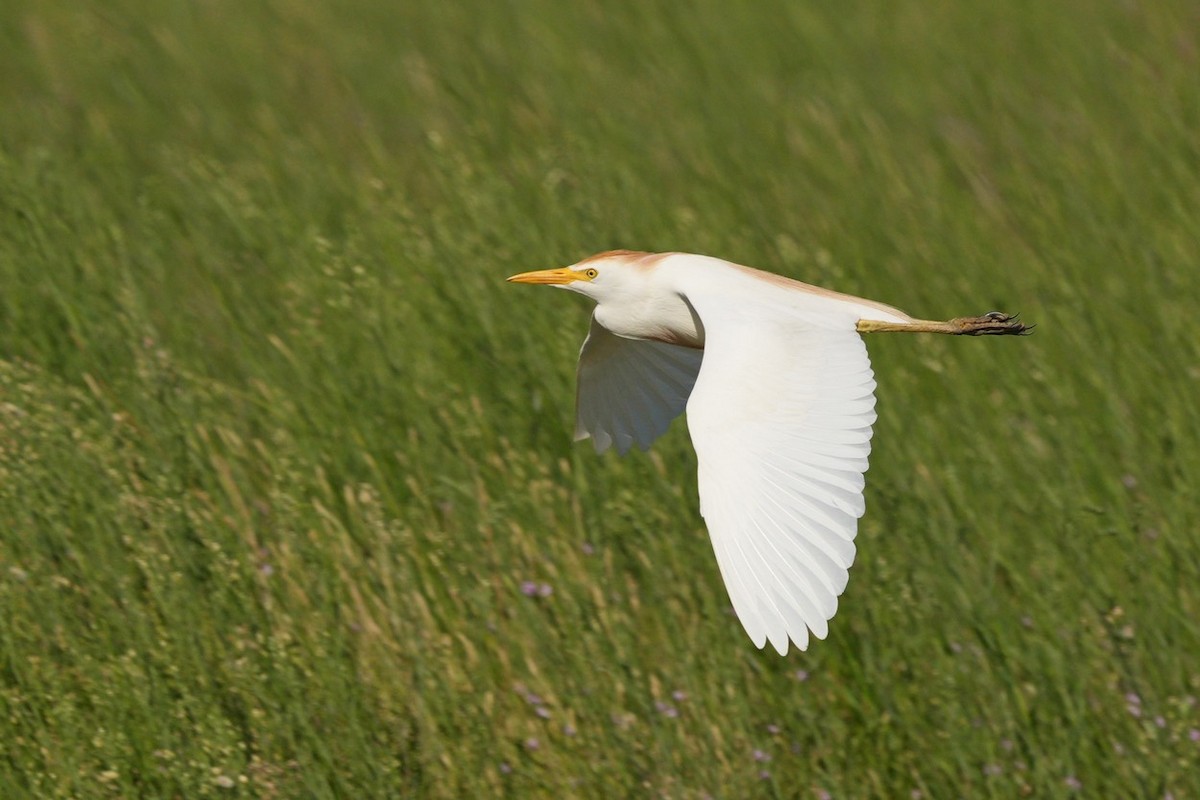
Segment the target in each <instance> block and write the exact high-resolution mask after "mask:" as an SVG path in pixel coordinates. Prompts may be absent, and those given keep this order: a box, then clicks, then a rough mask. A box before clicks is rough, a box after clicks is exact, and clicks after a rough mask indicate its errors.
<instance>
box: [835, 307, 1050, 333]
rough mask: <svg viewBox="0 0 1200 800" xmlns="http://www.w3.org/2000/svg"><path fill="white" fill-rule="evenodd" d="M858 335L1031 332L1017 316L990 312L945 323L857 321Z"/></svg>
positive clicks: (957, 318)
mask: <svg viewBox="0 0 1200 800" xmlns="http://www.w3.org/2000/svg"><path fill="white" fill-rule="evenodd" d="M856 327H857V329H858V332H859V333H890V332H898V333H948V334H951V335H953V336H1005V335H1022V334H1026V333H1029V332H1030V331H1032V330H1033V326H1032V325H1026V324H1025V323H1023V322H1018V321H1017V315H1016V314H1011V315H1010V314H1004V313H1001V312H999V311H989V312H988V313H986V314H984V315H983V316H982V317H955V318H954V319H951V320H946V321H945V322H934V321H932V320H927V319H914V320H910V321H908V322H879V321H876V320H870V319H860V320H859V321H858V325H857V326H856Z"/></svg>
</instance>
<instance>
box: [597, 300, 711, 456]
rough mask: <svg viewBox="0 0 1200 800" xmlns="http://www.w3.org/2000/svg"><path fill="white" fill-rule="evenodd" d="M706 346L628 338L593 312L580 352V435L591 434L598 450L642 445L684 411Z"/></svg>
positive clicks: (647, 443) (646, 445) (648, 442)
mask: <svg viewBox="0 0 1200 800" xmlns="http://www.w3.org/2000/svg"><path fill="white" fill-rule="evenodd" d="M703 357H704V352H703V351H702V350H694V349H692V348H689V347H680V346H678V345H673V344H666V343H664V342H655V341H650V340H647V339H624V338H622V337H620V336H617V335H616V334H614V333H612V332H610V331H609V330H608V329H607V328H605V327H604V326H603V325H601V324H600V323H599V322H597V321H596V318H595V317H594V316H593V317H592V327H591V330H589V331H588V337H587V339H586V340H585V341H584V343H583V349H581V350H580V351H579V374H578V388H577V390H576V391H577V393H576V395H575V439H576V441H578V440H580V439H586V438H588V437H589V436H590V437H592V442H593V444H595V446H596V452H597V453H603V452H604V451H605V450H607V449H608V448H609V447H610V446H612V445H616V448H617V452H619V453H621V454H622V455H624V454H625V453H626V452H627V451H628V450H629V448H630V447H631V446H632V445H633V444H634V443H636V444H637V445H638V446H639V447H641V448H642V449H643V450H644V449H646V448H647V447H649V446H650V443H651V442H653V441H654V440H655V439H657V438H658V437H659V436H661V435H662V434H663V433H664V432H666V430H667V427H668V426H669V425H670V424H671V420H673V419H675V417H677V416H679V415H680V414H681V413H683V409H684V407H685V406H686V405H687V400H688V395H689V394H691V391H692V386H693V385H694V384H695V383H696V374H697V373H698V372H699V371H700V361H701V359H703Z"/></svg>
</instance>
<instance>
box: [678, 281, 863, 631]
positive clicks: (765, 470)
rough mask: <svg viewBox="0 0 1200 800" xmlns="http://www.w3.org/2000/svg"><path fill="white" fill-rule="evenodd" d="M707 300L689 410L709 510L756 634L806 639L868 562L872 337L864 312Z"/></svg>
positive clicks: (735, 596) (720, 559)
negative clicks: (755, 307)
mask: <svg viewBox="0 0 1200 800" xmlns="http://www.w3.org/2000/svg"><path fill="white" fill-rule="evenodd" d="M718 305H719V304H718ZM696 308H697V312H698V313H699V315H700V318H701V319H702V320H703V322H704V327H705V336H706V341H705V354H704V366H703V368H702V369H701V370H700V376H699V379H698V380H697V382H696V386H695V390H694V391H693V392H692V396H691V399H690V400H689V401H688V406H687V412H688V429H689V430H690V431H691V434H692V442H693V444H694V445H695V447H696V454H697V456H698V459H699V469H700V472H699V487H700V511H701V514H703V516H704V519H705V522H706V523H707V525H708V530H709V534H710V536H711V537H712V544H713V550H714V551H715V552H716V555H717V563H718V564H719V565H720V569H721V576H722V577H723V578H724V580H725V586H726V588H727V589H728V590H729V596H730V599H731V600H732V601H733V607H734V610H735V611H736V612H737V615H738V619H740V620H741V622H742V625H743V626H744V627H745V629H746V632H747V633H748V634H749V635H750V638H751V639H752V640H753V641H754V644H755V645H756V646H758V647H762V646H763V645H764V644H765V643H766V642H767V641H768V640H769V641H770V642H771V644H772V645H774V647H775V649H776V650H778V651H779V653H780V654H781V655H784V654H786V653H787V648H788V639H789V638H790V639H791V640H792V641H793V642H795V643H796V646H797V647H799V648H800V649H801V650H804V649H805V648H806V647H807V646H808V634H809V631H810V630H811V631H812V633H813V634H814V635H815V636H816V637H817V638H819V639H824V638H825V636H826V633H827V632H828V626H827V624H826V623H827V621H828V620H829V619H830V618H831V617H833V615H834V613H835V612H836V611H837V598H838V595H840V594H841V593H842V591H843V590H844V589H845V588H846V580H847V569H848V568H849V566H850V564H851V562H853V561H854V553H855V548H854V535H855V532H856V530H857V526H858V518H859V517H861V516H862V515H863V511H864V504H863V485H864V481H863V473H864V472H865V471H866V469H867V455H868V453H869V452H870V449H871V444H870V441H871V425H872V423H873V422H874V421H875V397H874V394H873V392H874V389H875V380H874V377H873V374H872V372H871V363H870V361H869V360H868V358H867V351H866V347H865V346H864V344H863V341H862V339H861V337H859V335H858V334H857V333H855V331H854V318H853V317H852V316H847V317H845V318H844V319H843V318H842V317H841V316H840V315H839V316H837V317H832V318H820V319H816V320H808V321H804V320H796V319H789V320H785V321H783V322H780V321H770V319H769V318H770V316H771V315H769V314H768V315H764V316H765V317H767V319H754V318H749V317H742V318H737V319H734V318H730V317H726V318H722V316H721V314H722V313H723V312H722V311H721V310H719V309H718V310H717V311H716V313H706V309H705V308H704V307H703V306H702V305H699V304H698V305H697V306H696ZM711 310H712V309H711V308H710V309H708V311H710V312H711Z"/></svg>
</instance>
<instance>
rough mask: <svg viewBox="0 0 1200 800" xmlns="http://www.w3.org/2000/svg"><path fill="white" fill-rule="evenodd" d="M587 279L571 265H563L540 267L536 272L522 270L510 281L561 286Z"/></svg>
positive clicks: (509, 280)
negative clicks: (548, 267)
mask: <svg viewBox="0 0 1200 800" xmlns="http://www.w3.org/2000/svg"><path fill="white" fill-rule="evenodd" d="M578 280H586V277H585V276H584V275H583V274H582V273H580V272H576V271H575V270H573V269H571V268H570V267H561V268H559V269H540V270H537V271H536V272H522V273H521V274H520V275H513V276H512V277H511V278H509V279H508V282H509V283H545V284H550V285H552V286H561V285H563V284H565V283H570V282H571V281H578Z"/></svg>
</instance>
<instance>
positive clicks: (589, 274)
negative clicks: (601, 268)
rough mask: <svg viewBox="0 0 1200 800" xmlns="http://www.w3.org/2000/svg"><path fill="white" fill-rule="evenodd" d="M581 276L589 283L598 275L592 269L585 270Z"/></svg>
mask: <svg viewBox="0 0 1200 800" xmlns="http://www.w3.org/2000/svg"><path fill="white" fill-rule="evenodd" d="M583 274H584V275H586V276H587V279H588V280H589V281H590V280H595V278H596V276H597V275H599V274H600V273H599V272H597V271H596V270H594V269H585V270H584V271H583Z"/></svg>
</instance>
